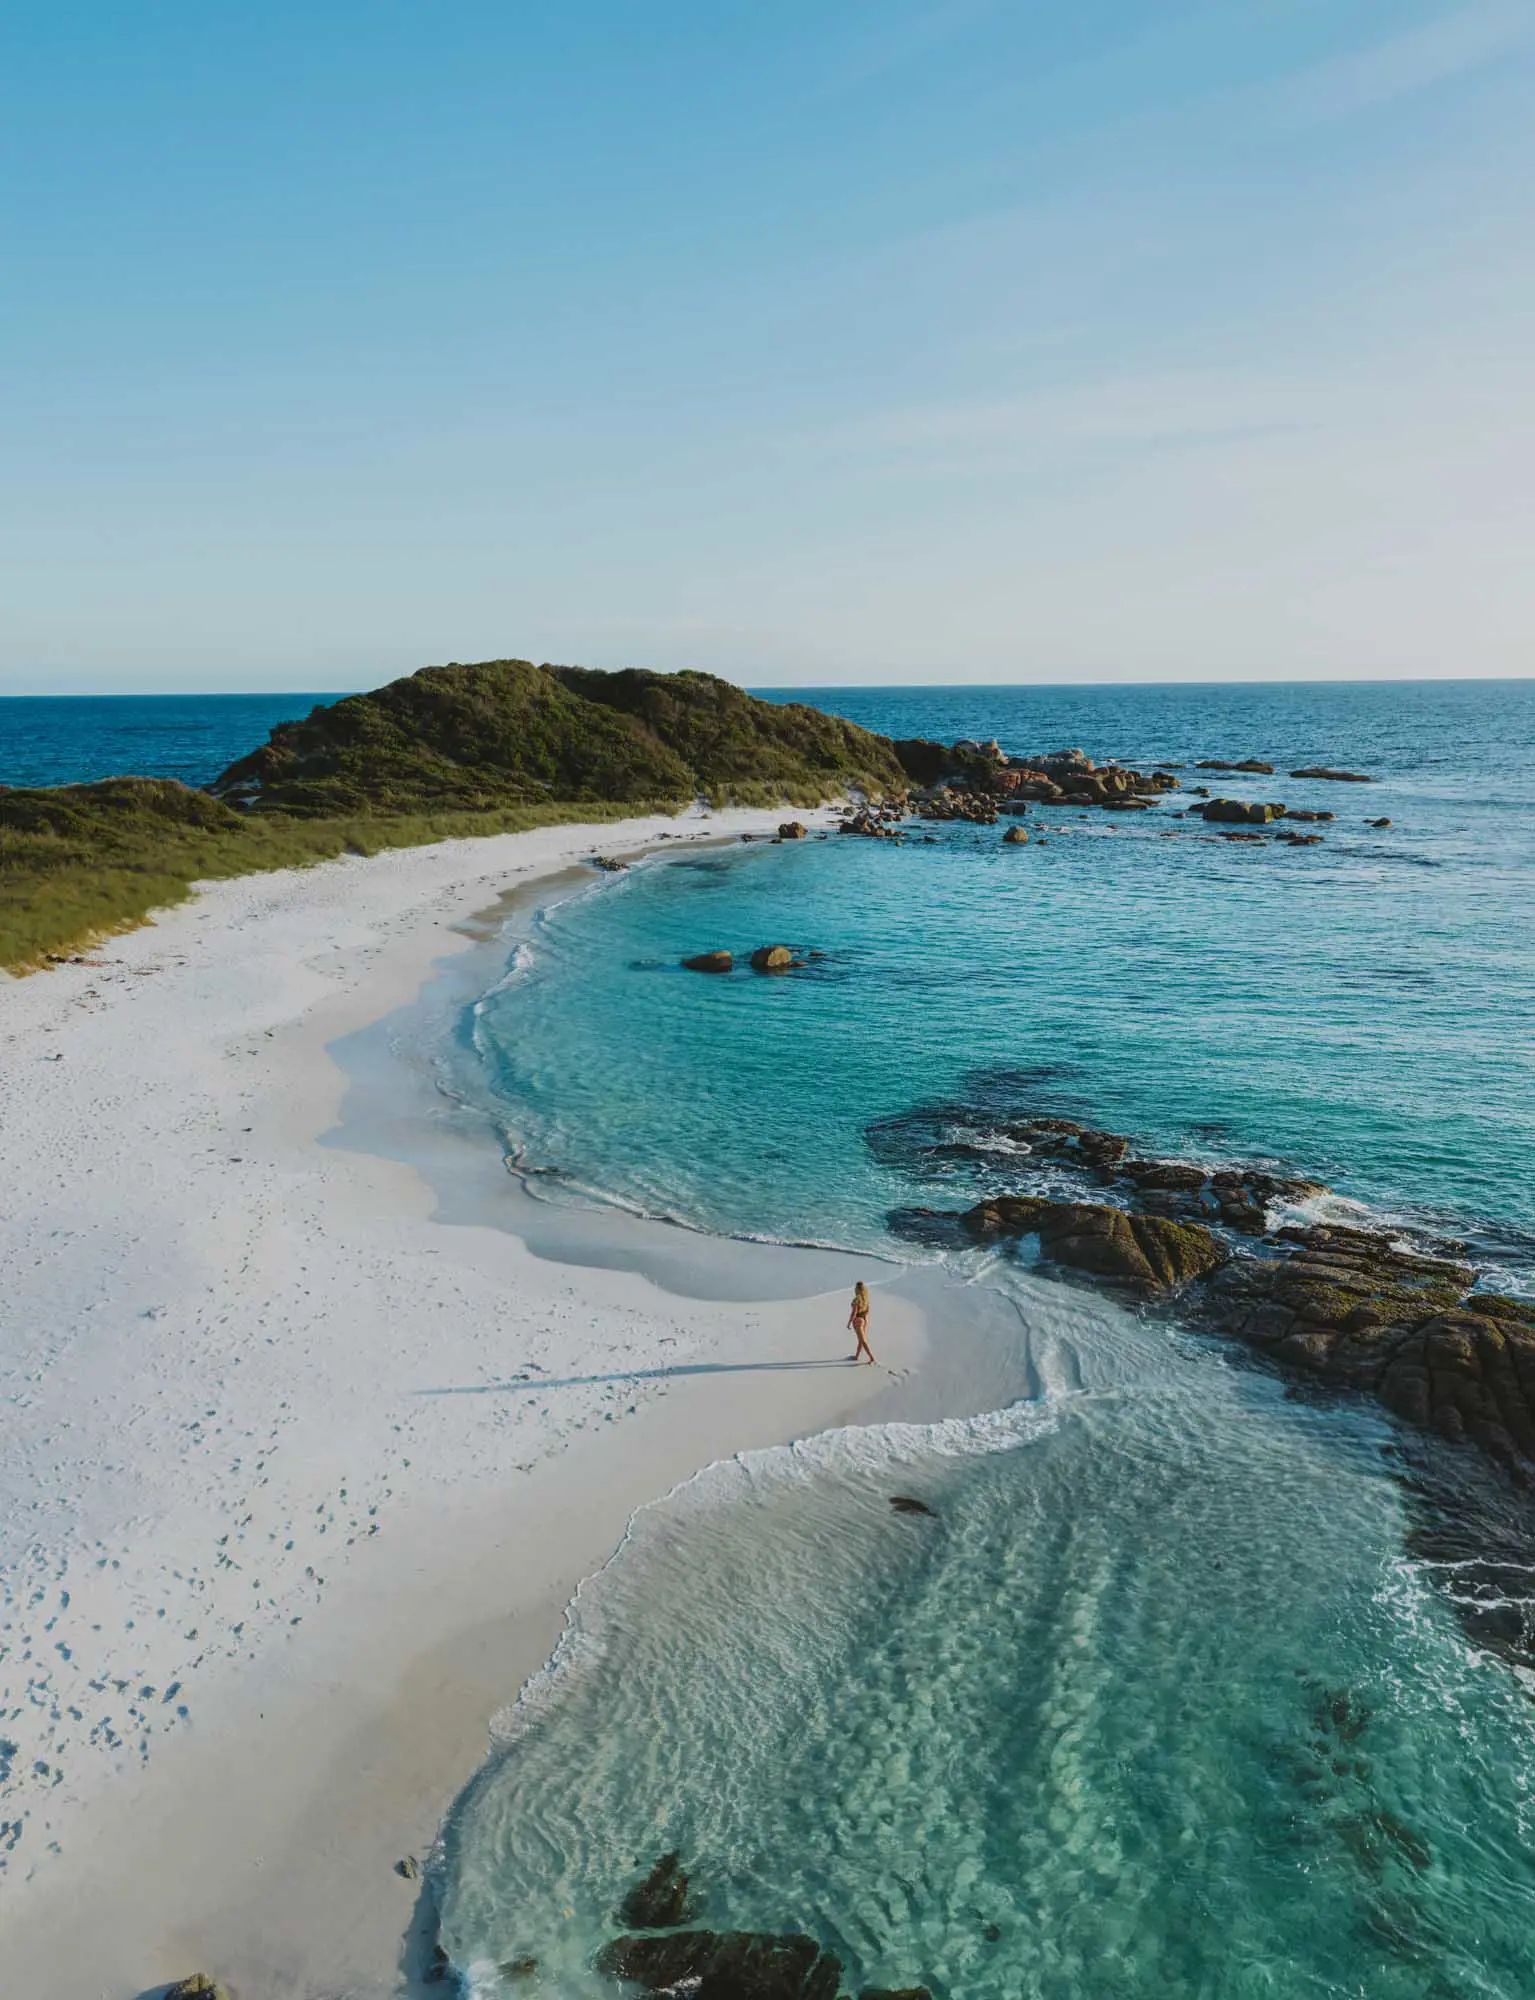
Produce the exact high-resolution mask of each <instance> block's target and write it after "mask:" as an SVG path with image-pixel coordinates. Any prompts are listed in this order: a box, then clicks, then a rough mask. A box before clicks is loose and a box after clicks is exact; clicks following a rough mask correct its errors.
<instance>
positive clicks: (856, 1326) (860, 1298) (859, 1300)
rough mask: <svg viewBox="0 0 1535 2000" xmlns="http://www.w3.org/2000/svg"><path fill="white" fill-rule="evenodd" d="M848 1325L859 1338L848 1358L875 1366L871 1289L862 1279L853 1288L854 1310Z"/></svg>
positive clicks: (849, 1315)
mask: <svg viewBox="0 0 1535 2000" xmlns="http://www.w3.org/2000/svg"><path fill="white" fill-rule="evenodd" d="M847 1323H848V1325H849V1326H850V1327H851V1328H852V1329H853V1332H854V1334H855V1336H856V1337H857V1341H858V1345H857V1347H855V1348H854V1350H853V1352H852V1354H851V1355H850V1356H849V1357H848V1358H849V1359H850V1360H852V1361H867V1362H868V1364H869V1366H870V1367H871V1368H872V1367H873V1366H874V1349H873V1348H872V1347H871V1346H870V1345H869V1288H868V1286H867V1285H866V1284H865V1283H864V1281H863V1279H862V1278H860V1279H859V1280H858V1283H857V1284H856V1285H854V1287H853V1310H852V1311H851V1312H850V1313H849V1314H848V1316H847Z"/></svg>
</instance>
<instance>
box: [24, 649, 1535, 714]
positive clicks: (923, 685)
mask: <svg viewBox="0 0 1535 2000" xmlns="http://www.w3.org/2000/svg"><path fill="white" fill-rule="evenodd" d="M504 657H506V658H511V657H512V656H511V655H510V654H508V655H505V656H504ZM429 664H436V663H429ZM454 664H462V665H466V666H467V665H480V664H488V663H487V662H478V661H464V662H455V663H454ZM541 664H542V663H541ZM550 664H554V663H550ZM422 671H424V669H422V668H420V667H416V668H412V669H411V670H410V672H409V673H405V674H395V675H394V676H392V678H393V679H394V680H409V679H410V678H411V676H412V674H415V673H420V672H422ZM603 671H607V672H610V673H621V672H625V671H634V670H633V669H624V668H607V669H605V670H603ZM639 671H641V672H649V673H661V674H665V673H713V669H712V668H708V667H651V668H641V669H639ZM714 678H715V679H716V680H728V679H729V677H728V676H727V675H725V674H715V675H714ZM1525 682H1535V668H1532V669H1531V670H1530V672H1529V673H1524V674H1312V675H1304V676H1300V677H1296V676H1294V675H1286V674H1264V675H1252V676H1249V677H1247V678H1244V679H1240V680H1223V679H1219V678H1217V677H1215V676H1213V675H1207V674H1201V675H1196V676H1193V677H1192V678H1189V679H1184V680H1176V679H1169V680H1125V679H1114V680H1095V679H1082V680H1061V681H1044V680H1027V681H919V680H895V681H750V682H748V681H744V680H740V681H733V682H731V683H730V684H731V685H732V686H734V687H739V688H741V689H742V690H743V691H744V692H746V693H748V694H754V693H757V692H762V693H772V694H793V693H801V694H821V693H831V694H862V693H871V694H872V693H877V692H886V691H890V690H897V689H899V690H907V691H910V692H912V693H917V692H922V693H957V692H960V691H965V692H985V693H993V692H1008V691H1012V690H1014V689H1021V688H1039V689H1042V690H1046V689H1048V690H1052V691H1056V690H1060V689H1064V688H1175V687H1176V688H1197V687H1208V688H1246V687H1440V686H1445V687H1449V686H1459V687H1517V686H1520V685H1522V684H1524V683H1525ZM388 685H390V683H389V682H388V681H375V682H374V683H373V684H372V686H371V687H350V688H304V687H292V688H124V689H111V690H107V689H102V688H94V689H93V688H66V689H62V690H59V691H57V692H49V693H41V692H29V691H21V690H18V691H16V692H6V691H4V690H0V702H6V701H177V700H184V701H207V700H225V701H281V700H283V699H284V698H285V697H286V696H289V695H294V696H298V695H302V696H304V697H305V698H306V699H310V700H315V699H320V698H322V697H323V698H326V699H329V700H333V701H344V700H346V699H347V698H348V697H349V696H351V695H357V694H369V693H372V692H373V691H374V690H375V689H377V688H381V687H387V686H388Z"/></svg>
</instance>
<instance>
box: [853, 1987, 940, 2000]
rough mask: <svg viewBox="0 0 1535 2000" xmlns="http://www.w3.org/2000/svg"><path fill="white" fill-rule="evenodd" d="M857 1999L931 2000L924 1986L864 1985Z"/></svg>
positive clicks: (930, 1995) (931, 1997)
mask: <svg viewBox="0 0 1535 2000" xmlns="http://www.w3.org/2000/svg"><path fill="white" fill-rule="evenodd" d="M858 2000H933V1996H932V1994H931V1993H930V1992H929V1991H928V1989H927V1987H925V1986H865V1987H863V1988H862V1989H861V1990H860V1992H859V1995H858Z"/></svg>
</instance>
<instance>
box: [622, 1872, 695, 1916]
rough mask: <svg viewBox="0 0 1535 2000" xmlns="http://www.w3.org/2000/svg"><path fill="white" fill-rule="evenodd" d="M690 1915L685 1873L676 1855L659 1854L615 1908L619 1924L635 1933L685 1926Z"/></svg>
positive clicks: (692, 1910)
mask: <svg viewBox="0 0 1535 2000" xmlns="http://www.w3.org/2000/svg"><path fill="white" fill-rule="evenodd" d="M694 1914H695V1912H694V1909H693V1906H692V1904H691V1903H690V1902H689V1901H688V1877H687V1870H686V1869H685V1868H684V1867H683V1866H682V1856H681V1855H680V1854H677V1853H672V1854H663V1855H662V1856H661V1859H660V1860H659V1861H658V1862H657V1863H656V1865H655V1867H654V1868H652V1869H651V1871H650V1873H649V1874H648V1875H647V1876H646V1877H645V1879H644V1881H643V1882H641V1883H639V1884H637V1885H636V1887H634V1888H633V1889H631V1890H630V1891H629V1893H628V1895H627V1896H625V1898H624V1900H623V1901H622V1903H620V1904H619V1906H618V1921H619V1923H621V1924H631V1925H632V1926H633V1927H634V1928H635V1929H636V1930H646V1931H659V1930H670V1929H672V1928H674V1927H675V1926H676V1925H678V1924H685V1923H687V1922H688V1921H689V1919H690V1918H691V1917H692V1916H693V1915H694Z"/></svg>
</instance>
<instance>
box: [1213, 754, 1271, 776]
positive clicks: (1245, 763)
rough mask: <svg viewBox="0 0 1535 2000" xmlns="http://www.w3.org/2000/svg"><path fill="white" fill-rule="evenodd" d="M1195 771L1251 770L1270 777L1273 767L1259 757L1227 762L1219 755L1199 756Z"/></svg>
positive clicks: (1258, 774)
mask: <svg viewBox="0 0 1535 2000" xmlns="http://www.w3.org/2000/svg"><path fill="white" fill-rule="evenodd" d="M1194 769H1195V770H1196V771H1252V772H1254V773H1256V775H1257V776H1259V777H1262V778H1272V777H1273V775H1274V767H1273V765H1272V764H1265V763H1264V761H1263V759H1262V758H1261V757H1244V758H1243V759H1242V761H1241V763H1240V764H1228V763H1227V762H1226V761H1225V759H1224V758H1221V757H1201V758H1200V760H1199V762H1198V763H1197V764H1196V765H1195V766H1194Z"/></svg>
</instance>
